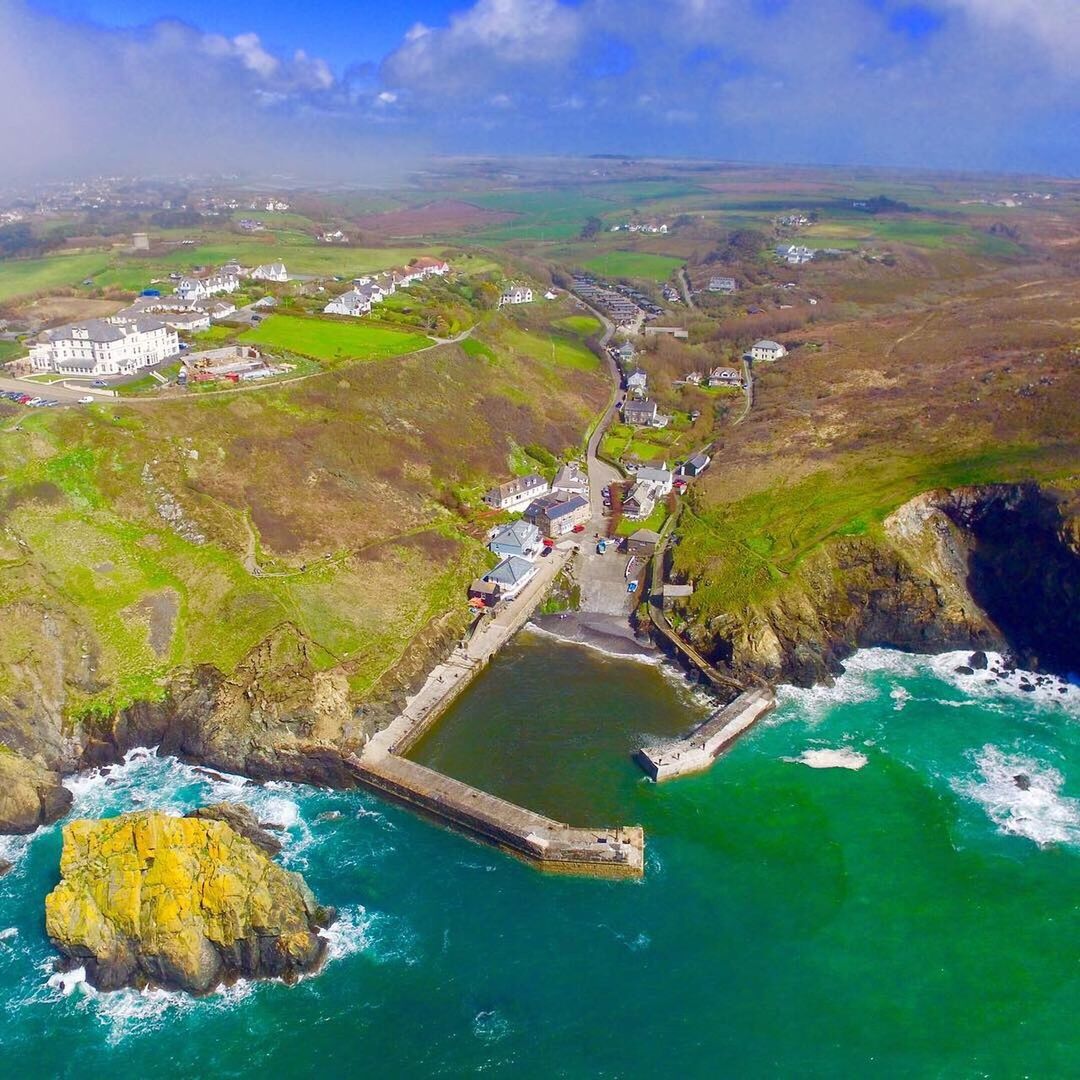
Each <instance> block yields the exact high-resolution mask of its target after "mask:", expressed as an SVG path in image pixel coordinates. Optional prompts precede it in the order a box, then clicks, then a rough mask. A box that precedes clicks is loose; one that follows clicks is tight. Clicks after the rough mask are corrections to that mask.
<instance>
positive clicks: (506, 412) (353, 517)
mask: <svg viewBox="0 0 1080 1080" xmlns="http://www.w3.org/2000/svg"><path fill="white" fill-rule="evenodd" d="M492 340H493V341H494V339H492ZM487 349H488V353H489V354H484V353H480V354H473V355H470V353H469V352H466V351H465V350H463V349H461V348H460V347H457V346H444V347H441V348H438V349H435V350H431V351H428V352H426V353H424V354H423V355H422V356H417V357H415V358H413V357H400V358H396V359H389V360H379V359H373V360H370V361H368V362H366V363H363V364H362V365H346V366H343V367H341V368H339V369H338V370H337V371H335V372H334V373H332V374H330V373H327V374H323V375H318V376H316V377H314V378H311V379H309V380H307V381H305V382H303V383H297V384H294V385H292V386H283V387H279V388H266V389H262V390H259V391H257V392H252V393H242V394H233V395H222V396H220V397H213V398H203V399H199V398H198V397H194V398H188V399H183V400H179V401H174V402H142V403H131V404H127V403H125V404H111V405H108V406H100V407H94V408H91V409H88V410H85V411H78V412H75V411H68V412H59V411H57V412H54V413H51V414H34V415H31V416H29V417H27V418H25V419H24V420H23V421H22V423H21V425H20V428H19V430H18V431H16V432H13V433H10V434H8V435H6V436H4V438H3V439H2V440H0V472H2V473H3V475H4V476H5V485H4V488H3V502H2V503H0V507H2V510H0V516H2V519H3V525H4V531H3V534H2V540H0V570H2V572H0V611H3V613H4V618H5V619H9V620H10V624H11V625H21V622H20V620H23V621H25V619H26V617H27V613H28V612H29V611H31V610H40V609H41V608H44V609H47V610H48V611H49V612H51V613H52V617H53V620H54V625H55V626H57V627H58V628H60V630H59V632H61V633H63V634H65V635H67V636H68V637H69V638H70V640H71V651H72V652H73V653H74V654H78V653H80V652H81V653H82V654H83V655H84V656H86V657H88V658H89V662H90V663H92V665H93V668H94V677H93V679H92V680H90V681H86V680H84V681H83V683H82V684H80V685H77V686H76V685H72V686H69V687H68V695H69V701H68V707H69V710H70V711H71V712H73V713H80V712H85V711H87V710H92V709H106V710H108V709H112V708H113V707H115V706H116V705H120V704H125V703H127V702H130V701H133V700H137V699H142V698H148V697H153V696H155V695H156V694H159V693H160V692H161V686H162V680H163V678H164V676H165V675H166V673H167V672H169V671H170V670H173V669H175V668H178V667H187V666H190V665H193V664H198V663H211V664H214V665H216V666H218V667H219V668H221V669H222V670H225V671H230V670H232V669H233V668H234V667H235V665H236V664H237V663H238V662H239V661H240V660H241V659H242V658H243V657H244V656H245V655H246V654H247V653H248V652H249V651H250V650H251V649H252V648H254V646H255V645H257V644H258V643H259V642H260V641H262V640H264V639H265V638H266V637H267V635H268V634H269V633H270V632H271V631H272V630H274V629H275V628H276V627H280V626H282V625H288V626H291V627H292V628H293V629H294V630H295V632H297V633H298V634H300V635H301V636H302V637H303V638H305V639H306V640H307V641H308V642H309V651H310V653H311V655H313V656H314V657H315V658H316V662H317V664H318V665H320V666H322V667H324V668H338V669H340V670H342V671H344V672H345V673H346V674H347V676H348V679H349V683H350V686H351V687H352V689H353V692H354V693H355V694H356V695H357V697H358V698H360V697H362V696H363V695H365V694H367V693H369V692H370V691H371V690H372V689H373V688H374V687H375V686H376V685H377V684H378V683H379V680H380V679H381V678H382V677H383V676H384V675H385V674H386V673H387V672H390V671H392V670H393V669H394V668H395V665H396V664H397V663H398V661H399V659H400V658H401V657H402V656H403V654H405V653H406V652H407V651H408V650H409V649H410V648H411V647H414V646H415V643H416V642H417V641H419V640H421V639H422V638H423V637H424V636H425V635H426V634H429V633H430V632H431V630H432V628H433V627H435V626H442V627H443V629H444V630H446V629H448V628H452V627H454V626H457V627H459V628H460V627H461V626H463V625H464V620H465V618H466V617H467V616H466V612H465V609H464V586H465V585H466V584H467V582H468V580H469V579H470V577H471V576H473V575H475V574H476V573H478V572H480V571H481V570H482V569H483V568H484V567H486V566H487V565H489V560H490V556H489V555H488V554H487V552H486V550H485V549H484V547H483V545H482V542H481V540H480V539H479V538H480V537H482V535H483V533H484V532H485V530H486V528H487V524H488V521H487V518H486V517H485V516H484V512H483V510H482V508H481V507H479V505H478V504H477V503H476V502H475V501H473V496H474V495H475V493H478V492H480V491H482V490H483V488H484V487H485V486H486V485H488V484H490V483H491V482H493V481H495V480H497V479H501V478H505V477H506V476H507V475H509V474H510V471H511V467H512V465H513V464H515V463H516V462H517V460H518V458H519V455H520V453H521V450H520V448H521V447H524V446H529V447H537V448H544V450H545V452H551V453H556V454H557V453H560V452H563V451H565V450H567V449H568V448H572V447H576V446H577V445H578V444H579V443H580V440H581V437H582V433H583V432H584V431H585V429H586V427H587V426H588V424H589V423H590V421H591V419H592V417H593V415H594V412H595V410H596V409H597V408H598V407H599V406H600V404H601V403H602V402H603V400H604V398H605V396H606V393H607V386H606V384H605V382H604V380H603V378H602V377H600V376H599V375H597V374H594V373H591V372H588V371H585V370H582V369H581V368H576V369H575V370H574V380H573V382H572V384H568V383H567V382H566V380H565V379H563V378H561V377H560V376H559V372H560V371H561V370H562V369H561V368H558V367H555V368H553V367H552V366H551V364H550V363H549V362H548V361H546V360H545V359H543V358H540V359H532V358H530V357H529V356H528V354H527V352H519V351H518V350H516V349H515V348H512V347H502V346H499V345H497V344H493V345H490V346H487ZM537 452H538V453H539V452H540V451H539V450H537ZM463 500H464V501H463ZM17 636H18V635H17ZM35 648H36V646H35V642H34V639H33V636H23V637H20V638H19V640H18V641H16V640H15V638H12V637H10V636H8V637H6V638H5V639H4V640H3V643H2V649H3V651H4V654H5V656H4V658H5V659H7V660H9V661H13V660H14V659H15V656H14V654H12V655H11V656H7V655H6V654H8V653H11V651H12V650H15V652H17V653H19V656H20V657H21V660H23V661H25V660H26V659H28V658H29V659H33V656H34V654H35ZM20 650H21V651H20ZM28 654H29V655H28ZM6 689H9V688H8V687H6V686H5V684H4V679H3V678H2V677H0V694H2V693H3V692H5V690H6Z"/></svg>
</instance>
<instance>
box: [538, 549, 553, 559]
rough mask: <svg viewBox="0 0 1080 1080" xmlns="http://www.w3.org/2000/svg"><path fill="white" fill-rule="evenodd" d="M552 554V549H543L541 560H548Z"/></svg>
mask: <svg viewBox="0 0 1080 1080" xmlns="http://www.w3.org/2000/svg"><path fill="white" fill-rule="evenodd" d="M550 554H551V548H549V547H546V548H543V549H542V550H541V552H540V558H541V559H546V558H547V557H548V556H549V555H550Z"/></svg>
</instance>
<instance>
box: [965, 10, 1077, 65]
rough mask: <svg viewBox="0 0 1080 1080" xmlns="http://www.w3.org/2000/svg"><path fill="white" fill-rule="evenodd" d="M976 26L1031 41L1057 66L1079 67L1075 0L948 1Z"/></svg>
mask: <svg viewBox="0 0 1080 1080" xmlns="http://www.w3.org/2000/svg"><path fill="white" fill-rule="evenodd" d="M947 4H948V5H949V6H950V7H953V8H961V9H962V10H963V11H964V12H966V14H967V15H968V16H969V17H970V19H971V21H972V22H973V23H975V24H976V25H982V26H985V27H988V28H991V29H993V30H995V31H1000V32H1004V33H1006V34H1013V33H1019V34H1023V35H1026V36H1028V37H1031V38H1033V39H1034V40H1035V41H1037V42H1038V43H1039V44H1040V45H1041V46H1042V47H1043V48H1044V49H1045V50H1046V53H1047V55H1048V56H1049V57H1050V58H1051V59H1052V60H1053V61H1054V62H1055V63H1056V64H1057V65H1059V66H1061V67H1063V68H1064V67H1066V66H1072V67H1073V69H1074V70H1075V68H1076V66H1077V65H1078V64H1080V3H1078V0H947Z"/></svg>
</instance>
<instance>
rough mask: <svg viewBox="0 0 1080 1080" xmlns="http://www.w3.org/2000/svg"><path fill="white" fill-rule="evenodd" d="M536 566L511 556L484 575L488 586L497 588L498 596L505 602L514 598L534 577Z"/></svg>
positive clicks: (526, 560)
mask: <svg viewBox="0 0 1080 1080" xmlns="http://www.w3.org/2000/svg"><path fill="white" fill-rule="evenodd" d="M536 571H537V565H536V563H534V562H530V561H529V560H528V559H522V558H520V557H518V556H517V555H511V556H509V558H506V559H503V561H502V562H501V563H499V565H498V566H496V567H495V569H494V570H489V571H488V572H487V573H486V574H485V575H484V580H485V581H486V582H488V583H489V584H493V585H498V586H499V595H500V597H502V598H505V599H507V600H509V599H511V598H512V597H514V596H516V595H517V594H518V593H519V592H521V590H522V589H524V588H525V586H526V585H528V584H529V582H530V581H532V579H533V578H534V577H535V576H536Z"/></svg>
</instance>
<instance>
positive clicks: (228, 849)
mask: <svg viewBox="0 0 1080 1080" xmlns="http://www.w3.org/2000/svg"><path fill="white" fill-rule="evenodd" d="M60 873H61V881H60V884H59V885H57V887H56V888H55V889H54V890H53V891H52V892H51V893H50V894H49V896H48V897H47V898H46V901H45V923H46V931H47V933H48V935H49V937H50V938H51V939H52V942H53V944H54V945H55V946H56V947H57V949H59V950H60V952H61V953H62V954H63V955H64V957H65V959H66V960H67V961H68V963H69V964H70V965H71V966H77V965H80V966H83V967H85V969H86V977H87V980H88V981H89V982H90V983H91V985H93V986H95V987H97V988H98V989H99V990H116V989H119V988H120V987H124V986H134V987H138V988H142V987H145V986H159V987H164V988H167V989H176V990H185V991H188V992H189V993H193V994H205V993H207V992H209V991H210V990H212V989H214V987H216V986H218V985H219V984H220V983H222V982H227V981H229V980H231V979H234V978H238V977H245V978H272V977H280V978H283V979H285V980H287V981H292V980H294V979H296V978H297V977H298V976H299V975H301V974H302V973H304V972H307V971H312V970H315V969H316V968H318V967H319V965H320V964H321V963H322V961H323V959H324V956H325V952H326V942H325V939H323V938H322V937H320V935H319V933H318V931H319V929H320V928H321V927H323V926H326V925H327V924H328V923H329V921H330V919H331V918H332V912H330V911H329V910H328V909H325V908H322V907H320V906H319V904H318V903H317V902H316V900H315V898H314V896H313V895H312V894H311V891H310V890H309V889H308V887H307V885H306V884H305V883H304V881H303V879H302V878H301V877H300V876H299V875H298V874H294V873H291V872H289V871H288V870H284V869H282V867H280V866H278V865H277V864H276V863H275V862H272V861H271V860H270V859H269V858H267V856H266V855H265V854H264V853H263V851H261V850H260V849H259V848H258V847H256V846H255V844H253V843H252V842H251V840H249V839H247V838H246V837H245V836H242V835H241V834H240V833H239V832H237V831H236V830H235V829H234V828H233V827H232V826H231V825H229V824H227V823H226V822H225V821H222V820H217V819H213V818H206V817H186V818H178V817H169V816H167V815H165V814H162V813H158V812H155V811H141V812H139V813H134V814H125V815H122V816H121V817H117V818H110V819H108V820H104V821H88V820H78V821H72V822H71V823H69V824H68V825H66V826H65V827H64V846H63V853H62V855H61V858H60Z"/></svg>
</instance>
